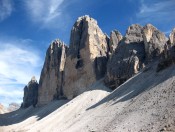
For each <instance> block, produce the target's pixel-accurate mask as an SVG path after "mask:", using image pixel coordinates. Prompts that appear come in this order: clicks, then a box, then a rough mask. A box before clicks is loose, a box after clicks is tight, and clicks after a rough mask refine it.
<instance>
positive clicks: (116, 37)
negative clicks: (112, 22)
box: [109, 30, 123, 53]
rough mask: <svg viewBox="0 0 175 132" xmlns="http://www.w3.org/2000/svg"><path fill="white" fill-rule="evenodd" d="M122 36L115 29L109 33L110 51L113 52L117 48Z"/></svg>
mask: <svg viewBox="0 0 175 132" xmlns="http://www.w3.org/2000/svg"><path fill="white" fill-rule="evenodd" d="M122 38H123V36H122V35H121V33H120V32H119V31H117V30H114V31H112V32H111V35H110V43H109V45H110V52H111V53H114V51H115V49H116V48H117V46H118V44H119V42H120V41H121V40H122Z"/></svg>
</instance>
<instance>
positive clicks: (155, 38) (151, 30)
mask: <svg viewBox="0 0 175 132" xmlns="http://www.w3.org/2000/svg"><path fill="white" fill-rule="evenodd" d="M143 33H144V44H145V52H146V57H147V59H148V60H152V59H153V58H155V57H157V56H159V55H160V54H161V53H162V52H163V50H164V45H165V44H166V42H167V38H166V36H165V34H163V33H162V32H160V31H159V30H158V29H157V28H155V27H154V26H153V25H151V24H147V25H146V26H145V27H144V30H143Z"/></svg>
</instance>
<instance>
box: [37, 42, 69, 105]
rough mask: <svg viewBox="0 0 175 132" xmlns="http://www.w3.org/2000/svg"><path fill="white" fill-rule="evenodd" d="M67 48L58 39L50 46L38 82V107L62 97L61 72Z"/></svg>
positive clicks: (62, 76)
mask: <svg viewBox="0 0 175 132" xmlns="http://www.w3.org/2000/svg"><path fill="white" fill-rule="evenodd" d="M67 48H68V47H67V46H66V45H65V44H64V42H62V41H61V40H59V39H56V40H55V41H53V42H52V43H51V44H50V46H49V48H48V50H47V53H46V58H45V62H44V66H43V69H42V72H41V76H40V81H39V91H38V106H40V105H45V104H48V103H49V102H50V101H52V100H54V99H59V98H60V97H62V96H63V92H62V90H63V88H62V86H63V79H64V73H63V72H64V65H65V61H66V51H67Z"/></svg>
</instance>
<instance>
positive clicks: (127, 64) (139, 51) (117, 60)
mask: <svg viewBox="0 0 175 132" xmlns="http://www.w3.org/2000/svg"><path fill="white" fill-rule="evenodd" d="M142 31H143V27H142V26H140V25H138V24H134V25H131V26H130V27H129V28H128V30H127V32H126V35H125V37H124V38H123V39H122V40H121V42H120V43H119V46H118V48H117V49H116V50H115V52H114V54H113V55H112V57H111V59H110V60H109V62H108V65H107V75H106V77H105V83H106V84H107V85H108V86H109V87H111V88H112V89H114V88H116V87H117V86H119V85H121V84H122V83H123V82H125V81H126V80H127V79H128V78H130V77H132V76H133V75H134V74H136V73H137V72H138V71H139V70H140V69H141V68H142V67H143V65H144V60H145V48H144V43H143V33H142Z"/></svg>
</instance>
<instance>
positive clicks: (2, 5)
mask: <svg viewBox="0 0 175 132" xmlns="http://www.w3.org/2000/svg"><path fill="white" fill-rule="evenodd" d="M12 11H13V2H12V0H0V21H3V20H4V19H6V18H7V17H9V16H10V15H11V13H12Z"/></svg>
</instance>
